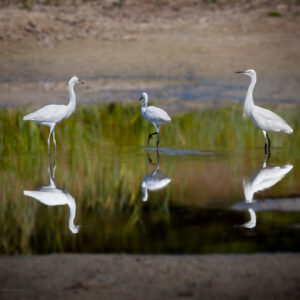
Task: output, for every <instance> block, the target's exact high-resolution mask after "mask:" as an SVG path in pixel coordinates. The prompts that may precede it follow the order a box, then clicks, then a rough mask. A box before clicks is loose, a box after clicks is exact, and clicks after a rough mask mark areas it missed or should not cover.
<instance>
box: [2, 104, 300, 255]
mask: <svg viewBox="0 0 300 300" xmlns="http://www.w3.org/2000/svg"><path fill="white" fill-rule="evenodd" d="M88 110H89V111H88V112H89V113H88V114H86V113H85V112H84V111H82V110H79V112H78V114H77V116H76V115H75V116H74V118H73V119H70V120H68V121H67V122H65V123H62V124H60V125H59V126H58V127H57V129H56V131H57V132H56V139H57V147H58V149H57V153H56V159H55V157H54V156H55V155H54V151H53V149H52V151H51V159H50V160H49V159H48V155H47V148H46V137H47V133H48V132H47V129H45V128H41V127H39V126H36V125H34V124H32V123H27V124H23V122H21V121H20V118H21V114H19V113H18V112H17V113H15V112H13V111H9V112H6V113H2V115H1V118H2V119H1V120H2V122H1V128H2V129H3V128H8V129H7V130H8V132H10V131H11V135H10V136H8V135H2V142H3V143H2V148H1V153H2V156H1V157H2V158H1V173H0V180H1V188H0V191H1V202H0V203H1V208H0V222H1V229H0V237H1V244H0V251H1V253H2V254H14V253H37V254H41V253H53V252H77V253H78V252H79V253H103V252H106V253H123V252H125V253H232V252H234V253H242V252H257V251H269V252H277V251H299V249H300V242H299V241H300V240H299V227H300V212H299V210H300V197H299V176H300V174H299V167H300V160H299V157H298V155H297V152H298V151H297V147H296V145H297V141H298V135H297V134H295V135H294V137H293V139H294V141H293V139H292V138H291V137H288V136H278V137H277V136H275V135H274V136H273V135H272V137H271V138H272V139H273V140H272V141H273V144H274V148H273V149H272V152H271V156H270V157H269V158H268V156H267V155H265V153H264V150H263V136H262V134H261V133H260V132H258V131H255V129H252V128H251V127H250V128H251V129H250V130H253V131H249V132H248V131H247V130H248V126H250V125H251V123H240V122H241V120H237V123H235V121H228V120H235V119H237V116H238V115H239V114H237V113H236V111H233V110H232V109H229V110H228V109H227V110H226V109H225V111H220V110H216V111H209V112H197V113H194V114H189V115H187V116H181V117H175V118H173V125H167V126H165V127H164V128H162V130H161V132H162V136H161V144H162V145H161V148H160V149H159V151H158V152H157V151H156V148H155V147H152V146H151V145H146V140H147V133H149V132H151V131H150V130H151V128H150V127H149V126H148V125H147V123H144V121H143V120H141V118H140V117H139V114H138V112H134V111H132V110H128V109H127V108H118V107H111V106H109V107H108V108H107V112H103V110H104V109H103V108H100V109H99V110H98V108H97V109H96V110H95V109H93V111H92V110H91V108H88ZM223 110H224V109H223ZM98 113H99V115H98ZM91 114H94V115H91ZM211 114H214V115H215V116H217V117H218V118H216V120H218V119H220V117H221V116H222V115H223V117H224V118H225V121H224V119H223V123H224V122H225V123H226V124H227V125H228V127H229V129H228V130H226V128H225V126H224V124H223V123H222V121H220V122H219V123H218V121H216V122H215V124H214V125H213V126H210V131H208V130H207V132H206V135H205V132H203V130H199V128H203V124H202V123H201V122H204V121H205V120H207V119H209V118H210V116H211ZM118 116H119V117H118ZM291 116H292V113H291ZM97 118H98V119H97ZM99 120H100V121H99ZM132 120H134V121H132ZM203 120H204V121H203ZM291 120H295V119H293V118H292V117H291ZM97 121H99V122H98V123H97ZM199 122H200V123H199ZM245 122H246V121H245ZM292 122H293V121H292ZM7 124H10V127H8V125H7ZM120 124H122V126H120ZM218 124H219V125H218ZM237 124H246V125H241V127H240V128H238V129H237V130H235V131H234V130H230V126H232V127H233V128H236V125H237ZM171 126H173V127H171ZM214 126H215V127H214ZM243 126H244V127H243ZM294 126H298V125H297V123H294ZM174 131H175V132H174ZM169 132H170V134H171V132H172V135H171V136H168V135H167V133H169ZM241 132H242V133H246V134H245V135H243V134H241ZM220 134H221V135H220ZM10 137H11V138H12V139H11V140H10V141H8V139H9V138H10ZM153 143H154V141H153ZM261 143H262V145H260V144H261ZM278 145H279V146H280V147H278ZM276 146H277V147H276Z"/></svg>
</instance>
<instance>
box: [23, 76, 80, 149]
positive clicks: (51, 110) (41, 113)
mask: <svg viewBox="0 0 300 300" xmlns="http://www.w3.org/2000/svg"><path fill="white" fill-rule="evenodd" d="M76 83H79V79H78V77H76V76H74V77H72V78H71V79H70V81H69V97H70V100H69V104H68V105H62V104H60V105H58V104H50V105H46V106H44V107H42V108H40V109H38V110H36V111H35V112H33V113H31V114H29V115H27V116H25V117H24V118H23V120H24V121H27V120H31V121H34V122H36V123H37V124H41V125H45V126H49V127H50V133H49V137H48V148H49V149H50V137H51V134H52V133H53V143H54V147H55V148H56V141H55V135H54V128H55V125H56V124H57V123H59V122H61V121H62V120H64V119H66V118H68V117H69V116H70V115H71V114H72V113H73V112H74V110H75V106H76V97H75V92H74V85H75V84H76ZM81 83H82V84H83V82H81Z"/></svg>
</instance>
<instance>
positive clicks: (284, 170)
mask: <svg viewBox="0 0 300 300" xmlns="http://www.w3.org/2000/svg"><path fill="white" fill-rule="evenodd" d="M270 154H271V153H270V152H269V153H267V154H265V159H264V162H263V165H262V168H261V169H259V170H258V171H257V172H256V173H255V174H254V175H253V176H252V178H251V179H250V180H244V181H243V189H244V195H245V202H242V203H237V204H235V205H234V206H233V209H237V210H244V209H247V210H248V212H249V214H250V221H249V222H247V223H245V224H243V225H241V226H243V227H245V228H254V227H255V226H256V214H255V210H254V206H253V203H254V202H255V200H253V197H254V194H255V193H257V192H261V191H264V190H266V189H269V188H271V187H272V186H274V185H275V184H276V183H278V182H279V181H281V180H282V179H283V178H284V177H285V176H286V175H287V174H288V173H289V172H290V171H291V170H292V169H293V165H290V164H286V165H284V166H275V167H270V168H268V167H267V163H268V161H269V158H270Z"/></svg>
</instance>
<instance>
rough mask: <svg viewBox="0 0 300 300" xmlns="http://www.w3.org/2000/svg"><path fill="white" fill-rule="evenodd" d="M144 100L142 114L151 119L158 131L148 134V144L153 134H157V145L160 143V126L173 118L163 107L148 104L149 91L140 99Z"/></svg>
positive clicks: (148, 119)
mask: <svg viewBox="0 0 300 300" xmlns="http://www.w3.org/2000/svg"><path fill="white" fill-rule="evenodd" d="M141 100H142V101H143V102H142V108H141V114H142V116H143V117H144V118H145V119H146V120H147V121H149V122H150V123H152V124H153V125H154V127H155V128H156V132H153V133H150V134H149V136H148V144H149V141H150V139H151V138H152V136H153V135H155V134H157V143H156V145H157V147H158V145H159V128H160V126H161V125H163V124H165V123H167V122H170V121H171V118H170V116H169V115H168V114H167V113H166V112H165V111H164V110H162V109H161V108H159V107H155V106H148V107H147V104H148V95H147V93H142V95H141V97H140V99H139V101H141Z"/></svg>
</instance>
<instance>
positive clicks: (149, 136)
mask: <svg viewBox="0 0 300 300" xmlns="http://www.w3.org/2000/svg"><path fill="white" fill-rule="evenodd" d="M155 134H158V133H157V132H152V133H150V134H149V135H148V144H149V142H150V140H151V138H152V135H155Z"/></svg>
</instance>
